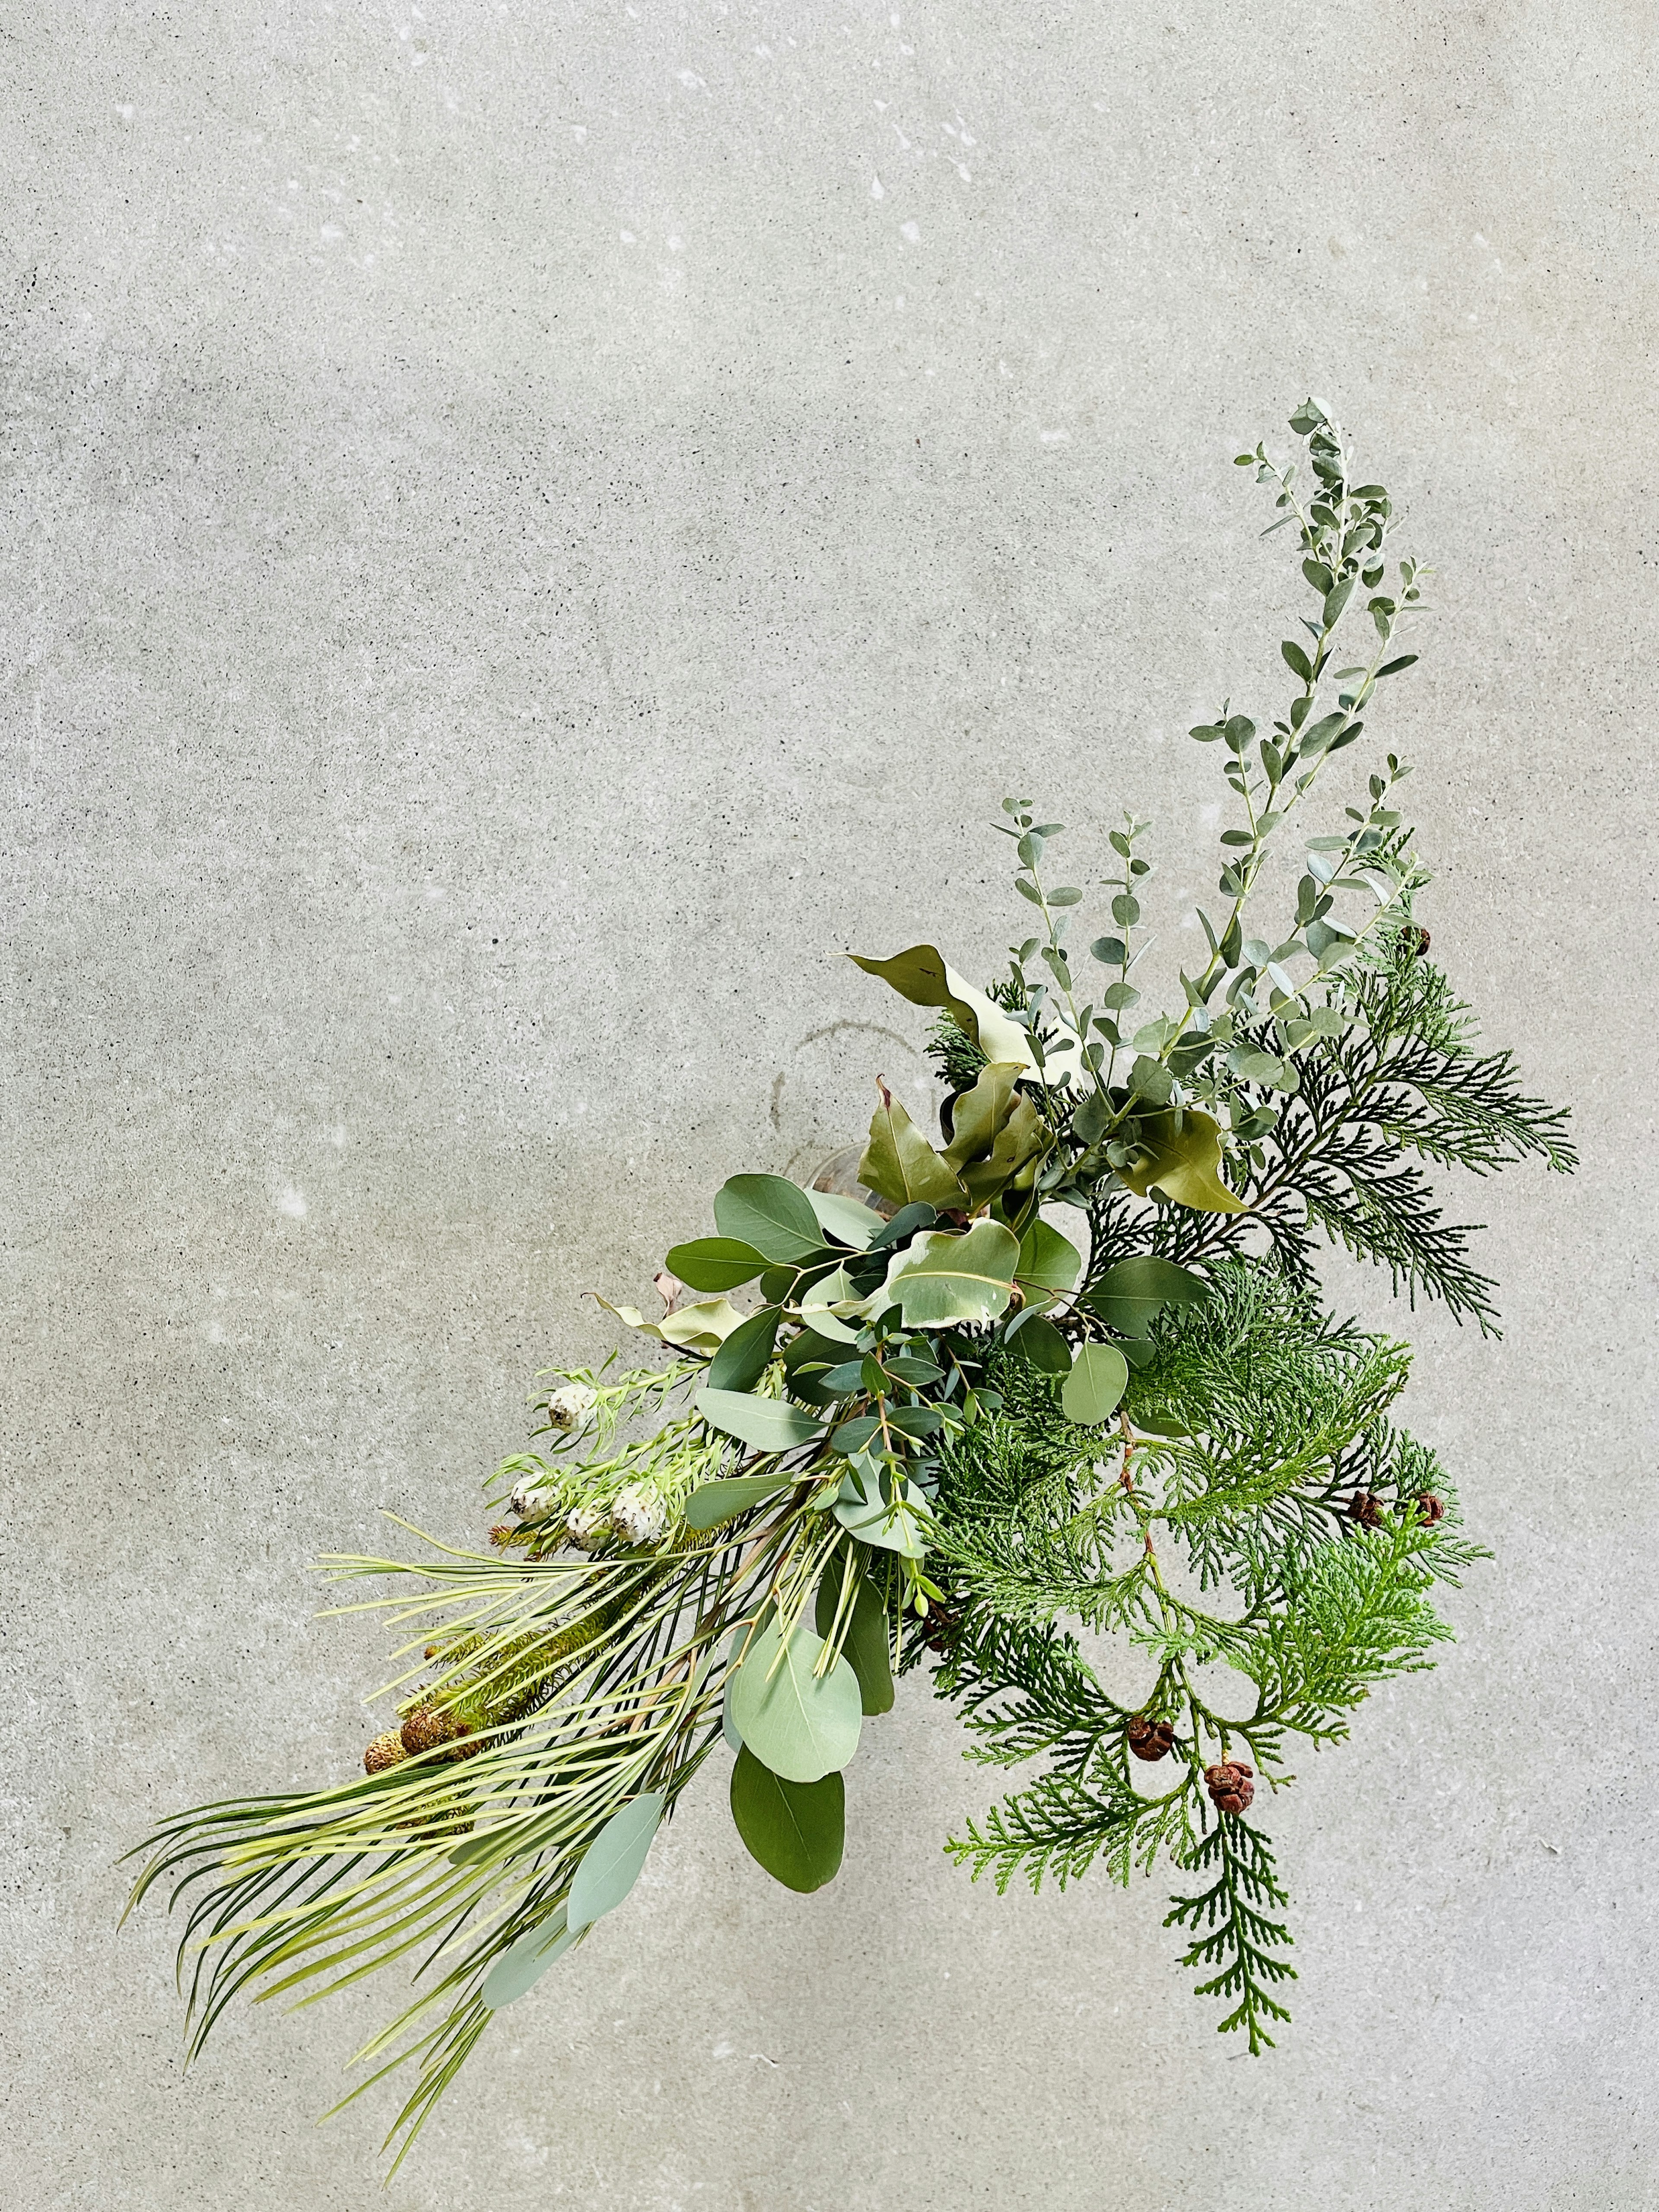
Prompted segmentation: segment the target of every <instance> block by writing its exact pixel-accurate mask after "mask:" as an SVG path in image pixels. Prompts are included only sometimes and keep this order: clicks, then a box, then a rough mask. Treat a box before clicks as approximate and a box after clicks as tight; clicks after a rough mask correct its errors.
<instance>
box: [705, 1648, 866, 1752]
mask: <svg viewBox="0 0 1659 2212" xmlns="http://www.w3.org/2000/svg"><path fill="white" fill-rule="evenodd" d="M822 1652H823V1643H822V1641H821V1640H820V1639H819V1638H817V1637H816V1636H814V1635H813V1633H812V1632H811V1629H810V1628H807V1627H806V1626H804V1625H803V1624H802V1623H800V1622H799V1621H798V1622H797V1623H796V1625H795V1627H794V1630H793V1633H792V1635H791V1636H790V1638H789V1642H788V1644H787V1646H785V1645H782V1644H781V1643H780V1639H779V1637H778V1626H777V1623H776V1621H775V1620H769V1621H768V1622H767V1624H766V1626H764V1627H763V1629H762V1630H761V1631H760V1632H759V1634H758V1635H757V1636H756V1637H755V1638H754V1640H753V1641H752V1642H751V1643H750V1646H749V1656H748V1657H747V1658H746V1659H744V1662H743V1664H742V1665H741V1666H740V1667H739V1668H738V1671H737V1674H736V1675H735V1677H734V1678H733V1680H732V1692H731V1696H732V1720H733V1721H734V1722H735V1723H736V1724H737V1729H738V1734H739V1735H741V1736H742V1738H743V1741H744V1747H745V1748H746V1749H748V1750H750V1751H752V1752H753V1753H754V1754H755V1756H756V1758H757V1759H760V1760H761V1761H762V1762H763V1764H764V1765H767V1766H769V1767H770V1768H771V1770H772V1771H773V1772H774V1773H775V1774H781V1776H782V1777H783V1778H784V1780H785V1781H786V1782H817V1781H818V1780H820V1779H821V1778H823V1776H824V1775H826V1774H832V1773H834V1772H835V1771H836V1770H837V1769H838V1768H840V1767H843V1766H845V1765H846V1764H847V1762H848V1759H851V1758H852V1756H853V1753H854V1752H855V1751H856V1750H857V1749H858V1747H859V1730H860V1727H861V1726H862V1725H863V1699H862V1698H861V1697H860V1692H859V1678H858V1676H857V1675H856V1674H854V1672H853V1669H852V1668H851V1667H849V1666H848V1663H847V1662H846V1660H845V1659H837V1660H836V1663H835V1665H834V1666H833V1667H831V1668H829V1670H828V1672H827V1673H825V1674H822V1675H820V1674H814V1673H813V1671H812V1670H813V1668H814V1667H815V1666H816V1665H817V1662H818V1659H819V1656H821V1654H822Z"/></svg>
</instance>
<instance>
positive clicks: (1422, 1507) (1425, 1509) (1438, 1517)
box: [1415, 1490, 1446, 1528]
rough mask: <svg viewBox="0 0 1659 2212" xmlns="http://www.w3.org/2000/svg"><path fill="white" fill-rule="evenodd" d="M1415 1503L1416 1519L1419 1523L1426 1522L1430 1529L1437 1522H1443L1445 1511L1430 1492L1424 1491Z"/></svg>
mask: <svg viewBox="0 0 1659 2212" xmlns="http://www.w3.org/2000/svg"><path fill="white" fill-rule="evenodd" d="M1415 1503H1416V1506H1417V1517H1418V1519H1419V1521H1426V1522H1428V1524H1429V1526H1430V1527H1431V1528H1432V1527H1433V1526H1434V1524H1435V1522H1437V1521H1443V1520H1444V1519H1445V1517H1446V1509H1445V1507H1444V1506H1443V1504H1441V1502H1440V1500H1439V1499H1438V1498H1437V1497H1436V1496H1435V1495H1434V1493H1433V1492H1432V1491H1428V1490H1425V1492H1423V1494H1422V1496H1421V1497H1420V1498H1418V1499H1417V1500H1416V1501H1415Z"/></svg>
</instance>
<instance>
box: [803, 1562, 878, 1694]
mask: <svg viewBox="0 0 1659 2212" xmlns="http://www.w3.org/2000/svg"><path fill="white" fill-rule="evenodd" d="M840 1604H841V1569H840V1565H839V1563H838V1562H837V1563H836V1565H832V1566H831V1567H830V1569H829V1571H828V1572H827V1573H826V1574H825V1576H824V1577H823V1581H822V1582H821V1583H819V1584H818V1595H817V1626H818V1634H819V1635H820V1636H822V1637H824V1638H828V1636H829V1631H830V1630H831V1629H832V1628H833V1627H834V1626H835V1622H836V1610H837V1608H838V1607H839V1606H840ZM841 1648H842V1657H843V1658H845V1659H848V1660H850V1661H851V1662H852V1667H853V1672H854V1674H856V1675H857V1676H858V1678H859V1693H860V1697H861V1699H863V1703H864V1712H865V1717H866V1720H867V1719H869V1718H870V1717H871V1716H872V1715H873V1714H876V1713H890V1712H891V1711H892V1710H893V1665H892V1656H891V1652H890V1649H889V1645H888V1633H887V1607H885V1605H884V1603H883V1602H882V1598H881V1594H880V1592H879V1591H878V1589H876V1586H875V1584H874V1583H872V1581H871V1580H870V1577H868V1575H865V1574H860V1575H859V1576H858V1577H857V1578H856V1583H855V1587H854V1596H853V1613H852V1618H851V1620H849V1621H848V1624H847V1632H846V1634H845V1635H844V1636H843V1637H842V1645H841Z"/></svg>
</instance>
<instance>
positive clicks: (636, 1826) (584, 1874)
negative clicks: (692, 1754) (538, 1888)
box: [565, 1790, 663, 1929]
mask: <svg viewBox="0 0 1659 2212" xmlns="http://www.w3.org/2000/svg"><path fill="white" fill-rule="evenodd" d="M662 1808H663V1797H662V1792H661V1790H647V1792H646V1794H645V1795H644V1796H642V1797H635V1799H634V1800H633V1801H632V1802H631V1803H629V1804H627V1805H624V1806H623V1808H622V1810H621V1812H620V1813H613V1814H611V1818H610V1819H609V1820H607V1821H606V1822H605V1826H604V1827H602V1828H601V1829H600V1830H599V1834H598V1835H597V1836H595V1837H594V1838H593V1840H592V1843H591V1844H589V1845H588V1847H587V1849H586V1851H585V1852H584V1853H583V1855H582V1862H581V1864H580V1866H579V1867H578V1868H577V1869H576V1879H575V1880H574V1881H573V1882H572V1883H571V1885H570V1898H569V1901H568V1904H567V1905H566V1906H565V1919H566V1921H567V1922H568V1924H569V1925H570V1926H571V1927H572V1928H579V1929H580V1928H591V1927H592V1924H593V1923H594V1922H595V1921H596V1920H599V1919H600V1918H602V1917H604V1915H605V1913H607V1912H613V1911H615V1910H616V1908H617V1905H620V1904H621V1903H622V1901H623V1898H625V1897H626V1896H627V1894H628V1893H629V1890H630V1889H632V1888H633V1887H634V1885H635V1882H636V1881H638V1880H639V1878H640V1872H641V1869H642V1868H643V1866H644V1864H645V1855H646V1853H647V1851H648V1850H650V1848H651V1839H652V1838H653V1836H654V1835H655V1834H656V1832H657V1828H658V1825H659V1822H660V1821H661V1819H662Z"/></svg>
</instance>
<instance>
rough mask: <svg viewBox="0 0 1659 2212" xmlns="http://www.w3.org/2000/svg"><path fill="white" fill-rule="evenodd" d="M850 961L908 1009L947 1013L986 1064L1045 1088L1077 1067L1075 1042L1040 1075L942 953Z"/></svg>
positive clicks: (993, 1008) (1027, 1047)
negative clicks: (1038, 1079)
mask: <svg viewBox="0 0 1659 2212" xmlns="http://www.w3.org/2000/svg"><path fill="white" fill-rule="evenodd" d="M851 957H852V958H853V959H854V961H855V962H856V963H857V964H858V965H859V966H860V968H862V969H864V970H865V971H866V974H868V975H879V976H880V977H881V979H882V981H883V982H884V983H890V984H891V985H892V987H893V988H894V989H895V990H896V992H897V993H898V994H900V996H901V997H902V998H906V999H908V1000H909V1001H910V1003H911V1005H912V1006H944V1007H945V1008H948V1010H949V1012H950V1015H951V1019H952V1020H953V1021H954V1022H955V1023H956V1024H957V1028H958V1029H959V1030H962V1031H963V1034H964V1036H970V1037H971V1038H972V1039H973V1041H974V1042H975V1044H976V1045H977V1046H978V1047H979V1048H980V1050H981V1052H982V1053H983V1054H985V1057H986V1058H987V1060H1013V1061H1015V1062H1017V1063H1018V1066H1021V1067H1023V1068H1025V1069H1027V1070H1029V1072H1030V1073H1031V1074H1033V1075H1036V1074H1037V1073H1041V1074H1042V1079H1043V1080H1044V1082H1046V1083H1049V1084H1054V1083H1066V1082H1069V1081H1070V1080H1071V1079H1072V1076H1073V1073H1074V1071H1075V1069H1076V1066H1077V1063H1078V1045H1077V1041H1076V1039H1075V1038H1073V1037H1068V1038H1065V1039H1062V1040H1061V1042H1059V1043H1058V1044H1056V1045H1055V1046H1054V1048H1053V1049H1052V1050H1051V1051H1050V1053H1049V1054H1048V1058H1047V1060H1046V1061H1045V1062H1044V1064H1043V1066H1042V1069H1041V1070H1039V1069H1038V1066H1037V1059H1036V1054H1035V1053H1034V1052H1033V1051H1032V1049H1031V1041H1030V1036H1029V1035H1028V1034H1027V1032H1026V1031H1025V1030H1023V1029H1022V1028H1021V1027H1020V1025H1019V1024H1018V1022H1016V1021H1012V1020H1011V1019H1010V1018H1009V1017H1008V1015H1007V1014H1006V1012H1004V1010H1003V1009H1002V1007H1000V1006H997V1005H995V1004H994V1002H993V1000H990V999H987V997H986V995H985V994H984V992H983V991H976V990H975V988H974V987H973V985H972V984H971V983H969V982H965V981H963V978H962V977H961V976H960V975H957V971H956V969H954V968H950V967H947V966H946V965H945V956H944V954H943V953H942V952H940V951H939V950H938V949H937V948H936V947H935V946H933V945H912V946H911V947H910V949H909V951H908V952H896V953H895V954H894V955H893V957H892V958H891V959H890V960H866V958H864V957H863V956H862V955H861V954H860V953H857V952H854V954H853V955H852V956H851ZM883 1195H885V1194H883Z"/></svg>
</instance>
